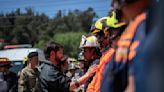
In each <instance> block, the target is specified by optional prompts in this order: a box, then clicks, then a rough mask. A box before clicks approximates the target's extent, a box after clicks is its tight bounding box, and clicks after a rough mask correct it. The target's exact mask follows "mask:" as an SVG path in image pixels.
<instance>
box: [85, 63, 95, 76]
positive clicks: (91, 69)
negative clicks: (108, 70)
mask: <svg viewBox="0 0 164 92" xmlns="http://www.w3.org/2000/svg"><path fill="white" fill-rule="evenodd" d="M96 70H97V65H96V64H94V65H92V66H91V67H89V69H88V71H87V74H88V75H89V77H91V76H93V74H94V73H95V72H96Z"/></svg>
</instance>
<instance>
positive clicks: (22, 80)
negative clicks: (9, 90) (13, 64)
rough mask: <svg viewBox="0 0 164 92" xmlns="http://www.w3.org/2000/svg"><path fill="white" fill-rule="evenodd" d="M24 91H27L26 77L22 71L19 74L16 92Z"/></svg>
mask: <svg viewBox="0 0 164 92" xmlns="http://www.w3.org/2000/svg"><path fill="white" fill-rule="evenodd" d="M25 91H27V87H26V75H25V73H24V72H23V71H22V72H21V74H20V78H19V80H18V92H25Z"/></svg>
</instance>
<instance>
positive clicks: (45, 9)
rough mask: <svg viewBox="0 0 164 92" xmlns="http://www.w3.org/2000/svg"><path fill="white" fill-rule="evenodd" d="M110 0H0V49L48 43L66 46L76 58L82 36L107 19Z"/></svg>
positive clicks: (37, 45) (67, 52) (66, 51)
mask: <svg viewBox="0 0 164 92" xmlns="http://www.w3.org/2000/svg"><path fill="white" fill-rule="evenodd" d="M110 4H111V0H0V47H1V49H3V46H5V45H11V44H17V45H18V44H31V45H32V47H35V48H40V49H43V48H44V46H45V43H46V42H47V41H51V40H53V41H57V42H59V43H61V44H63V45H64V49H65V52H64V53H65V54H67V55H69V56H70V57H77V52H78V49H79V44H80V39H81V35H83V34H84V35H85V34H87V33H89V29H90V27H91V25H92V23H94V21H95V20H96V19H98V18H101V17H103V16H107V15H108V12H109V10H110Z"/></svg>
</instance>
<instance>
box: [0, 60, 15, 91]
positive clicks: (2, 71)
mask: <svg viewBox="0 0 164 92" xmlns="http://www.w3.org/2000/svg"><path fill="white" fill-rule="evenodd" d="M10 67H11V62H10V61H9V59H8V58H5V57H0V86H1V87H0V92H17V89H18V88H17V87H18V86H17V84H18V83H17V80H18V79H17V75H16V74H15V73H13V72H11V71H9V68H10Z"/></svg>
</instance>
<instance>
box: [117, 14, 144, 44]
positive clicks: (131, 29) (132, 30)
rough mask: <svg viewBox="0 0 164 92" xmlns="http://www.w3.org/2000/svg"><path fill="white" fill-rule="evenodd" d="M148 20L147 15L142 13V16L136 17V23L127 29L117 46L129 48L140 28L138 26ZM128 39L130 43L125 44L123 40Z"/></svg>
mask: <svg viewBox="0 0 164 92" xmlns="http://www.w3.org/2000/svg"><path fill="white" fill-rule="evenodd" d="M145 18H146V13H142V14H140V15H138V16H137V17H136V19H135V20H134V22H133V23H132V24H130V25H129V26H128V27H127V29H126V30H125V32H124V33H123V34H122V35H121V38H120V40H119V41H118V43H117V45H118V46H121V47H129V46H130V44H129V43H131V40H132V38H133V36H134V33H135V31H136V28H137V27H138V25H139V24H140V23H141V22H142V21H143V20H145ZM126 39H130V40H129V42H124V41H123V40H126Z"/></svg>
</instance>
